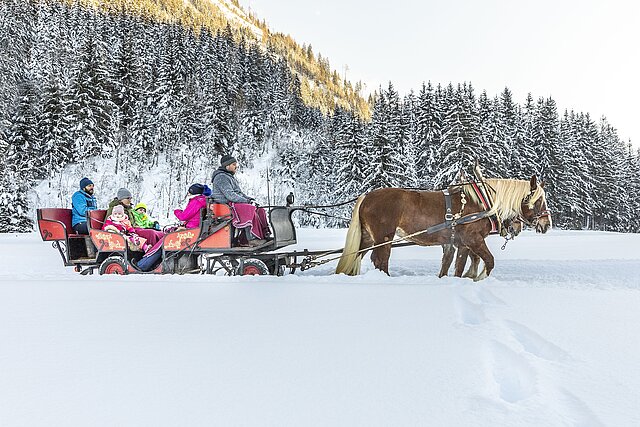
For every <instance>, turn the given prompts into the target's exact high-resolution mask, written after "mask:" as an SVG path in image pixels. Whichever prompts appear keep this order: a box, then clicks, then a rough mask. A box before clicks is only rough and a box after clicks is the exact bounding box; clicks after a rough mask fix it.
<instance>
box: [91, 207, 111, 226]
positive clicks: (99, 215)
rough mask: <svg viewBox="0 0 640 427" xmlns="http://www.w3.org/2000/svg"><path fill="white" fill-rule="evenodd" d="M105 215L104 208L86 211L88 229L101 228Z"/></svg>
mask: <svg viewBox="0 0 640 427" xmlns="http://www.w3.org/2000/svg"><path fill="white" fill-rule="evenodd" d="M106 216H107V211H106V209H94V210H92V211H87V223H88V225H89V230H102V226H103V225H104V219H105V217H106Z"/></svg>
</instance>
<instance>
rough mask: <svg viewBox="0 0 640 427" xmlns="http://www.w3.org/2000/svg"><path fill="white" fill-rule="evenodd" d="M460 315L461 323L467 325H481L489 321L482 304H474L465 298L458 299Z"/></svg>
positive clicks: (459, 297)
mask: <svg viewBox="0 0 640 427" xmlns="http://www.w3.org/2000/svg"><path fill="white" fill-rule="evenodd" d="M456 302H457V304H456V305H457V307H458V315H459V316H460V321H461V322H462V323H464V324H466V325H479V324H481V323H484V322H486V321H487V317H486V316H485V315H484V310H483V309H482V306H481V305H480V304H474V303H472V302H471V301H469V300H468V299H466V298H465V297H463V296H458V297H457V300H456Z"/></svg>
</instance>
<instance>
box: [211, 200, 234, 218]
mask: <svg viewBox="0 0 640 427" xmlns="http://www.w3.org/2000/svg"><path fill="white" fill-rule="evenodd" d="M209 209H211V212H212V213H213V216H214V218H225V217H228V218H231V208H230V207H229V205H226V204H224V203H211V204H210V205H209Z"/></svg>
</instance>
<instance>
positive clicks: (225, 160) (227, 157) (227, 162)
mask: <svg viewBox="0 0 640 427" xmlns="http://www.w3.org/2000/svg"><path fill="white" fill-rule="evenodd" d="M235 162H237V160H236V158H235V157H233V156H232V155H231V154H225V155H224V156H222V158H221V159H220V165H222V166H223V167H226V166H229V165H230V164H231V163H235Z"/></svg>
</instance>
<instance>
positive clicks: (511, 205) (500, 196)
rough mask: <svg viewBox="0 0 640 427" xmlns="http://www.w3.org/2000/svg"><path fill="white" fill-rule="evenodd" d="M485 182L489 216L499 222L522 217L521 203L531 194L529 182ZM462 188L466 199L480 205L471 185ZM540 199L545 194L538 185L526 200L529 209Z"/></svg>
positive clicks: (511, 180) (517, 180) (487, 180)
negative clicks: (491, 204)
mask: <svg viewBox="0 0 640 427" xmlns="http://www.w3.org/2000/svg"><path fill="white" fill-rule="evenodd" d="M485 182H486V184H487V192H488V193H489V197H491V201H492V202H493V206H492V208H491V210H490V211H489V214H490V215H494V214H495V215H498V218H500V220H501V221H503V220H505V219H512V218H514V217H517V216H520V215H522V208H521V205H522V201H523V200H524V198H525V197H527V196H529V194H530V193H531V184H530V182H529V181H524V180H519V179H498V178H492V179H486V180H485ZM463 188H464V192H465V194H466V195H467V197H469V198H470V199H471V200H473V201H474V202H476V203H478V204H480V205H482V203H481V202H480V200H479V199H478V197H477V195H476V193H475V191H474V190H473V188H472V187H471V185H465V186H464V187H463ZM540 197H545V194H544V190H543V189H542V187H540V185H538V186H537V187H536V189H535V191H534V192H533V194H531V197H529V199H528V205H529V208H530V209H532V208H533V205H534V204H535V203H536V201H538V199H539V198H540Z"/></svg>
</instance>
